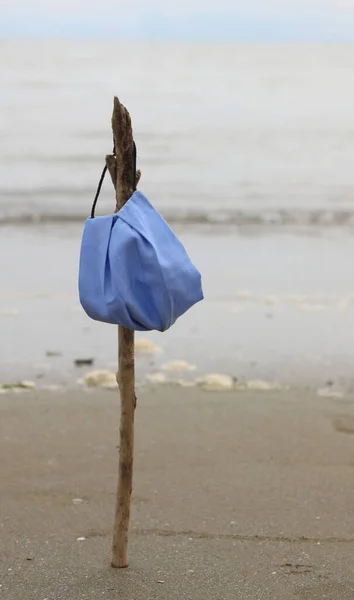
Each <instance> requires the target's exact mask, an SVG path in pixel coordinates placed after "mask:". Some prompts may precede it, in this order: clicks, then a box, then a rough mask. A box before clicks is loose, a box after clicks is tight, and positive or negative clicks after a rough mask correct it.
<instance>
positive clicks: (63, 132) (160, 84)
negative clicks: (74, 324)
mask: <svg viewBox="0 0 354 600" xmlns="http://www.w3.org/2000/svg"><path fill="white" fill-rule="evenodd" d="M353 68H354V46H348V45H347V46H345V45H343V46H335V45H327V46H301V45H298V46H295V45H290V44H289V45H268V46H256V45H205V44H194V45H192V44H189V45H187V44H172V43H171V44H153V43H150V44H148V43H133V42H132V43H124V44H123V43H122V44H119V43H115V42H97V41H93V42H83V41H2V42H1V44H0V85H1V94H0V134H1V147H0V219H1V221H3V222H4V221H9V220H10V221H11V220H17V219H19V220H21V219H24V218H26V217H32V218H43V219H47V220H50V219H52V218H53V219H54V218H59V219H61V218H64V217H69V218H70V219H82V218H84V217H85V216H86V215H87V213H88V211H89V207H90V203H91V200H92V197H93V195H94V191H95V188H96V185H97V181H98V179H99V176H100V172H101V168H102V164H103V157H104V155H105V154H106V153H108V152H109V151H110V150H111V135H110V115H111V105H112V97H113V95H114V94H118V95H119V96H120V98H121V100H122V101H123V103H125V104H126V105H127V107H128V108H129V110H130V112H131V115H132V119H133V124H134V129H135V137H136V141H137V145H138V152H139V166H140V167H141V168H142V171H143V178H142V181H141V186H140V187H141V189H142V190H143V191H144V192H145V193H146V194H147V195H148V196H149V198H150V199H151V201H152V202H154V203H155V204H156V206H157V208H159V209H161V211H162V212H163V213H164V214H165V215H166V216H167V217H168V218H169V219H170V220H171V221H172V222H173V221H179V220H180V221H185V220H187V221H188V220H189V221H194V222H195V221H206V220H210V221H211V222H214V221H218V220H227V221H231V222H232V221H233V222H235V223H244V222H256V223H257V222H260V223H262V222H264V221H266V222H268V221H275V222H280V223H290V224H291V223H293V222H301V223H307V222H311V223H315V224H316V223H318V222H320V223H322V222H323V223H325V224H331V223H335V224H336V225H341V224H345V225H353V224H354V193H353V189H354V169H353V167H352V161H353V155H354V110H353V106H354V78H353V76H352V74H353ZM113 204H114V203H113V197H112V190H111V184H110V182H109V181H107V184H106V186H105V192H104V201H103V202H102V204H101V210H102V211H111V210H112V207H113Z"/></svg>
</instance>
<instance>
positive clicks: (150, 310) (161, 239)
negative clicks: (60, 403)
mask: <svg viewBox="0 0 354 600" xmlns="http://www.w3.org/2000/svg"><path fill="white" fill-rule="evenodd" d="M102 179H103V178H101V182H100V183H102ZM99 190H100V186H99ZM99 190H98V193H99ZM98 193H97V195H96V198H95V202H94V206H93V208H92V213H91V217H90V218H88V219H87V221H86V224H85V228H84V232H83V237H82V243H81V253H80V268H79V294H80V302H81V305H82V307H83V308H84V310H85V312H86V313H87V314H88V316H89V317H91V318H92V319H95V320H96V321H103V322H105V323H113V324H115V325H124V327H127V328H129V329H135V330H138V331H148V330H152V329H156V330H158V331H166V329H168V328H169V327H171V325H173V324H174V323H175V321H176V319H178V317H180V316H181V315H183V313H185V312H186V311H187V310H188V309H189V308H191V306H193V305H194V304H195V303H197V302H199V301H200V300H202V299H203V290H202V285H201V275H200V273H199V271H198V270H197V269H196V267H195V266H194V265H193V264H192V262H191V261H190V259H189V257H188V255H187V253H186V251H185V249H184V247H183V245H182V243H181V242H180V241H179V239H178V238H177V237H176V235H175V234H174V233H173V231H172V230H171V228H170V227H169V226H168V225H167V223H166V221H164V219H163V218H162V217H161V215H160V214H159V213H158V212H157V210H156V209H155V208H154V207H153V206H152V204H150V202H149V200H148V199H147V198H146V197H145V196H144V194H142V193H141V192H138V191H135V192H134V193H133V195H132V196H131V197H130V199H129V200H128V202H126V204H125V205H124V206H123V207H122V208H121V209H120V210H119V212H118V213H115V214H112V215H107V216H104V217H95V216H94V208H95V204H96V201H97V197H98Z"/></svg>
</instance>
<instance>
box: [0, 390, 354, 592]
mask: <svg viewBox="0 0 354 600" xmlns="http://www.w3.org/2000/svg"><path fill="white" fill-rule="evenodd" d="M117 417H118V397H117V395H116V393H115V392H70V393H69V392H66V393H51V394H49V393H44V392H41V393H31V392H27V393H21V394H15V393H13V392H12V393H6V394H2V395H0V424H1V425H0V426H1V438H0V455H1V457H2V459H1V461H2V469H1V481H2V486H1V488H2V491H1V535H0V554H1V565H0V585H1V588H0V593H1V594H2V597H3V598H6V600H22V599H23V598H26V599H28V600H45V598H47V599H48V600H58V599H59V598H60V600H88V599H90V600H91V599H92V600H97V598H105V599H106V600H115V599H116V598H122V599H128V598H129V599H131V600H146V599H147V598H149V599H150V598H151V599H153V598H161V599H162V598H163V599H165V598H185V599H190V600H198V599H203V600H208V599H210V600H215V599H219V600H231V599H232V600H234V599H235V598H240V599H242V600H243V599H244V600H247V599H250V600H255V599H257V600H284V599H287V600H288V599H289V600H295V599H305V600H306V599H307V600H320V599H321V600H322V599H323V598H328V599H331V600H332V599H333V600H334V599H335V600H337V599H339V598H340V599H341V600H346V599H348V600H349V599H350V600H352V598H353V594H354V576H353V565H352V562H353V561H352V556H353V551H354V506H353V491H354V490H353V476H352V474H353V465H354V462H353V444H354V397H352V396H347V397H346V398H345V399H343V398H342V399H339V398H332V399H329V398H318V397H317V396H316V395H315V394H313V393H310V392H308V393H306V392H295V391H288V392H284V391H282V392H271V393H270V392H243V393H241V392H237V393H235V392H229V393H228V392H224V393H211V392H209V393H207V392H202V391H200V390H196V389H186V390H181V389H179V388H161V387H160V388H158V389H150V388H142V389H140V391H139V397H138V408H137V413H136V455H135V456H136V458H135V481H134V491H133V515H132V524H131V531H132V534H131V543H130V548H129V556H130V566H129V569H127V570H124V571H117V570H113V569H111V568H110V567H109V562H110V543H111V527H112V516H113V510H114V498H115V485H116V474H117V448H116V446H117V441H118V433H117V428H118V418H117ZM78 538H85V539H83V540H82V541H79V540H78Z"/></svg>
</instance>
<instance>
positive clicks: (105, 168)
mask: <svg viewBox="0 0 354 600" xmlns="http://www.w3.org/2000/svg"><path fill="white" fill-rule="evenodd" d="M115 154H116V150H115V148H113V155H114V156H115ZM136 154H137V153H136V145H135V142H134V141H133V191H134V192H135V190H136ZM106 173H107V165H105V167H104V169H103V171H102V174H101V178H100V181H99V183H98V187H97V192H96V195H95V199H94V201H93V204H92V208H91V219H94V218H95V210H96V204H97V200H98V197H99V195H100V192H101V188H102V184H103V181H104V178H105V175H106Z"/></svg>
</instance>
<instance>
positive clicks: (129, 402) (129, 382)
mask: <svg viewBox="0 0 354 600" xmlns="http://www.w3.org/2000/svg"><path fill="white" fill-rule="evenodd" d="M112 129H113V137H114V146H115V155H113V154H112V155H108V156H106V164H107V168H108V171H109V173H110V175H111V178H112V182H113V185H114V187H115V190H116V211H118V210H119V209H120V208H121V207H122V206H123V205H124V204H125V202H127V200H129V198H130V196H131V195H132V193H133V191H134V189H135V185H136V183H137V182H138V181H139V179H140V172H137V176H136V182H134V180H133V178H134V172H133V133H132V127H131V120H130V115H129V113H128V111H127V109H126V108H125V107H124V106H123V105H122V104H121V103H120V102H119V100H118V98H114V108H113V116H112ZM118 329H119V332H118V345H119V350H118V373H117V382H118V385H119V390H120V403H121V415H120V445H119V473H118V488H117V500H116V510H115V519H114V531H113V547H112V567H116V568H124V567H126V566H127V546H128V530H129V518H130V503H131V492H132V483H133V453H134V411H135V406H136V396H135V372H134V331H132V330H130V329H126V328H125V327H122V326H119V328H118Z"/></svg>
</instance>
